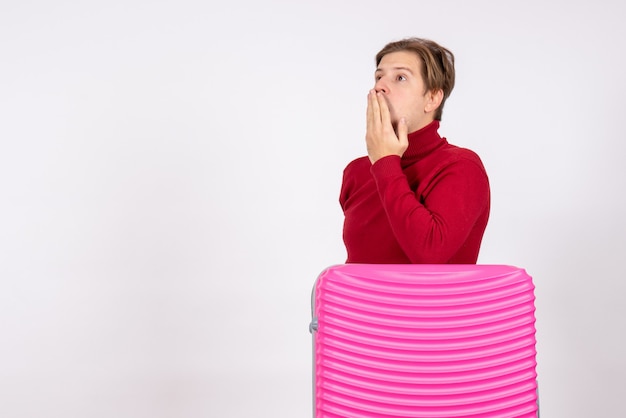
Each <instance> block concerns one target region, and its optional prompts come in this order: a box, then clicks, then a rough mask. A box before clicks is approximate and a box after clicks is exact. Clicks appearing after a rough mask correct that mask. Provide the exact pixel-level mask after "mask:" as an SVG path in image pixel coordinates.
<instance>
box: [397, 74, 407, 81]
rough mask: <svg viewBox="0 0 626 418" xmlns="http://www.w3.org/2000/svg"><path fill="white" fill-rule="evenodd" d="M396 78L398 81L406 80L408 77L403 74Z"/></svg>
mask: <svg viewBox="0 0 626 418" xmlns="http://www.w3.org/2000/svg"><path fill="white" fill-rule="evenodd" d="M396 79H397V80H398V81H406V77H405V76H403V75H399V76H398V77H396Z"/></svg>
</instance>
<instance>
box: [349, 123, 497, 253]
mask: <svg viewBox="0 0 626 418" xmlns="http://www.w3.org/2000/svg"><path fill="white" fill-rule="evenodd" d="M438 128H439V122H438V121H433V122H432V123H431V124H429V125H427V126H426V127H424V128H422V129H420V130H419V131H416V132H413V133H411V134H409V147H408V149H407V150H406V152H405V153H404V155H403V156H402V158H400V157H398V156H395V155H390V156H387V157H384V158H381V159H380V160H378V161H376V162H375V163H374V164H371V163H370V161H369V158H368V157H361V158H358V159H356V160H354V161H352V162H351V163H350V164H348V166H347V167H346V169H345V170H344V173H343V184H342V186H341V194H340V198H339V203H340V204H341V207H342V209H343V212H344V215H345V220H344V227H343V240H344V243H345V245H346V249H347V252H348V259H347V261H346V262H347V263H373V264H406V263H415V264H445V263H455V264H475V263H476V260H477V259H478V251H479V249H480V243H481V241H482V237H483V233H484V232H485V227H486V226H487V220H488V218H489V206H490V192H489V180H488V178H487V173H486V172H485V168H484V167H483V164H482V162H481V161H480V158H479V157H478V155H476V154H475V153H474V152H472V151H470V150H468V149H464V148H459V147H456V146H454V145H451V144H448V142H447V141H446V139H445V138H442V137H440V136H439V134H438V132H437V129H438Z"/></svg>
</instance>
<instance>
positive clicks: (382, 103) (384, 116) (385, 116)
mask: <svg viewBox="0 0 626 418" xmlns="http://www.w3.org/2000/svg"><path fill="white" fill-rule="evenodd" d="M376 102H377V103H378V107H379V109H380V110H379V112H380V120H381V122H382V124H383V126H387V127H388V126H391V114H390V113H389V106H388V105H387V100H385V97H384V96H383V95H382V93H377V100H376Z"/></svg>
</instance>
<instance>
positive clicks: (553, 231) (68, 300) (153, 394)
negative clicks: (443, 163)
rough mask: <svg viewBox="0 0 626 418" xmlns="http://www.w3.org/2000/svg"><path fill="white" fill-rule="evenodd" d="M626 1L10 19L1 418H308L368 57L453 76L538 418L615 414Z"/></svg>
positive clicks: (449, 111)
mask: <svg viewBox="0 0 626 418" xmlns="http://www.w3.org/2000/svg"><path fill="white" fill-rule="evenodd" d="M625 9H626V7H625V6H624V5H623V3H622V2H619V1H617V0H615V1H612V0H600V1H595V2H591V1H555V0H552V1H550V0H548V1H546V0H542V1H538V0H528V1H525V2H499V1H486V0H479V1H474V2H466V1H460V0H459V1H452V0H447V1H438V2H416V1H408V0H407V1H388V2H384V3H381V2H373V1H369V0H368V1H359V2H357V1H343V2H342V1H332V2H331V1H326V0H323V1H318V2H307V3H304V2H300V3H298V2H287V1H281V0H270V1H268V2H255V1H252V0H241V1H233V2H228V3H226V2H221V3H218V2H201V1H191V0H181V1H177V2H174V1H171V0H162V1H139V0H130V1H117V0H114V1H108V2H79V1H70V0H67V1H58V2H45V1H41V0H31V1H20V2H17V1H3V2H2V3H0V199H1V200H0V416H2V417H6V418H18V417H20V418H21V417H29V418H30V417H44V416H45V417H47V418H53V417H63V418H71V417H81V418H82V417H116V418H126V417H128V418H131V417H132V418H138V417H150V418H170V417H171V418H174V417H175V418H187V417H189V418H191V417H250V416H257V417H273V418H282V417H284V418H294V417H307V416H310V410H311V346H310V344H311V340H310V335H309V333H308V323H309V320H310V300H309V297H310V292H311V287H312V285H313V282H314V280H315V278H316V276H317V274H318V273H319V272H320V271H321V270H322V269H323V268H324V267H326V266H328V265H330V264H336V263H341V262H343V261H344V259H345V250H344V248H343V245H342V242H341V223H342V214H341V211H340V208H339V206H338V203H337V198H338V192H339V186H340V180H341V172H342V170H343V167H344V166H345V164H346V163H347V162H349V161H350V160H352V159H353V158H355V157H357V156H360V155H363V154H364V152H365V147H364V139H363V138H364V133H365V129H364V125H365V121H364V114H365V99H366V93H367V90H368V89H369V88H370V87H371V86H372V79H373V70H374V59H373V57H374V55H375V53H376V52H377V51H378V50H379V49H380V48H381V47H382V46H383V45H384V44H385V43H387V42H388V41H391V40H396V39H399V38H402V37H405V36H421V37H427V38H432V39H434V40H436V41H438V42H440V43H442V44H443V45H445V46H447V47H449V48H450V49H451V50H452V51H453V52H454V53H455V55H456V58H457V85H456V88H455V90H454V92H453V94H452V96H451V98H450V99H449V101H448V103H447V104H446V110H445V112H444V120H443V123H442V128H441V133H442V134H443V135H444V136H446V137H447V138H448V140H449V141H450V142H451V143H454V144H456V145H460V146H465V147H468V148H471V149H473V150H475V151H476V152H478V153H479V155H480V156H481V158H482V159H483V162H484V163H485V166H486V168H487V170H488V173H489V175H490V179H491V184H492V194H493V201H492V216H491V220H490V224H489V226H488V228H487V233H486V235H485V239H484V244H483V249H482V252H481V256H480V259H479V263H482V264H513V265H517V266H521V267H524V268H526V269H527V271H528V272H529V273H530V274H531V275H532V276H533V277H534V279H535V283H536V286H537V291H536V293H537V298H538V300H537V309H538V310H537V318H538V323H537V326H538V350H539V356H538V360H539V367H538V371H539V379H540V386H541V405H542V416H543V417H546V418H560V417H563V418H577V417H581V418H588V417H603V418H604V417H607V418H609V417H617V418H618V417H624V416H626V404H625V403H624V400H623V397H624V394H626V356H624V353H626V326H625V318H626V304H625V303H624V294H625V292H626V284H625V280H624V273H623V270H624V267H623V258H624V254H625V252H626V220H625V216H624V213H625V212H626V201H625V198H624V190H626V168H625V167H624V163H623V161H624V157H625V154H626V145H624V140H625V139H626V138H625V134H624V129H623V124H624V117H623V115H622V114H623V113H624V111H625V110H626V109H625V105H624V97H625V96H626V82H625V80H624V74H626V62H625V61H626V58H625V56H624V54H623V51H624V49H625V48H626V30H625V29H624V27H625V26H624V25H623V16H624V15H625V11H626V10H625Z"/></svg>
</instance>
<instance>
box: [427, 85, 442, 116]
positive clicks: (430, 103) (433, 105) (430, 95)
mask: <svg viewBox="0 0 626 418" xmlns="http://www.w3.org/2000/svg"><path fill="white" fill-rule="evenodd" d="M442 100H443V90H441V89H439V90H431V91H429V92H427V93H426V106H425V107H424V113H430V112H434V111H435V110H437V108H439V105H441V101H442Z"/></svg>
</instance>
